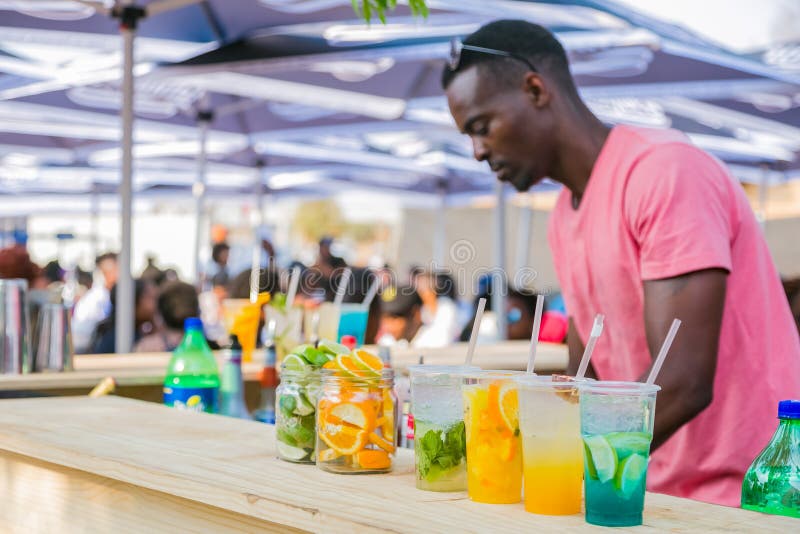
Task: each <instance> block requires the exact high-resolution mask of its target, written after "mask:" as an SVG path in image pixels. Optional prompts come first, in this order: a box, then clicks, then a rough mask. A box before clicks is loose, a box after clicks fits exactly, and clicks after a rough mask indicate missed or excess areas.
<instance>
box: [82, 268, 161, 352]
mask: <svg viewBox="0 0 800 534" xmlns="http://www.w3.org/2000/svg"><path fill="white" fill-rule="evenodd" d="M133 290H134V307H135V308H134V309H135V311H134V328H133V342H134V344H136V343H137V342H138V341H139V340H140V339H142V338H143V337H144V336H145V335H147V334H149V333H150V332H152V331H153V328H154V327H153V323H154V321H155V315H156V295H157V290H156V286H155V285H154V284H153V283H152V282H150V281H147V280H142V279H139V280H134V281H133ZM110 295H111V297H110V299H111V313H109V315H108V317H106V318H105V319H103V320H102V321H100V322H99V323H97V328H95V331H94V334H93V336H92V342H91V345H90V349H89V352H90V353H91V354H113V353H114V352H116V342H117V325H116V323H117V285H116V284H114V287H113V288H111V292H110Z"/></svg>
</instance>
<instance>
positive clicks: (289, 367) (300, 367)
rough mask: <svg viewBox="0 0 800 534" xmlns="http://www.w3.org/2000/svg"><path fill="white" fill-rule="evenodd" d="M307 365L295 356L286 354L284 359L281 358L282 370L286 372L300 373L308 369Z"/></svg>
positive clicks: (299, 357)
mask: <svg viewBox="0 0 800 534" xmlns="http://www.w3.org/2000/svg"><path fill="white" fill-rule="evenodd" d="M308 367H309V365H308V363H307V362H306V361H305V360H304V359H303V358H302V357H301V356H298V355H297V354H287V355H286V357H285V358H283V368H284V369H285V370H286V371H295V372H302V371H305V370H306V369H308Z"/></svg>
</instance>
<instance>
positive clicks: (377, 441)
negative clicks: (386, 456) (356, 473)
mask: <svg viewBox="0 0 800 534" xmlns="http://www.w3.org/2000/svg"><path fill="white" fill-rule="evenodd" d="M369 442H370V443H372V444H373V445H377V446H378V447H380V448H381V449H383V450H385V451H386V452H388V453H394V444H393V443H392V442H391V441H389V440H387V439H384V438H382V437H380V436H379V435H378V434H376V433H375V432H372V433H371V434H370V435H369Z"/></svg>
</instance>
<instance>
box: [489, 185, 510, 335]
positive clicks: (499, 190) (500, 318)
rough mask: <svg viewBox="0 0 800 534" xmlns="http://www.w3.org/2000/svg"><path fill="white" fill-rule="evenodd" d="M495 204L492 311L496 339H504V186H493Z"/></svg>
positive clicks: (505, 280)
mask: <svg viewBox="0 0 800 534" xmlns="http://www.w3.org/2000/svg"><path fill="white" fill-rule="evenodd" d="M495 197H496V204H495V208H494V232H495V233H494V261H495V269H496V270H495V274H494V280H493V283H492V311H494V312H495V317H497V337H498V339H500V340H503V339H506V337H508V336H507V334H508V318H507V317H506V285H507V271H506V202H505V184H503V183H502V182H497V184H496V185H495Z"/></svg>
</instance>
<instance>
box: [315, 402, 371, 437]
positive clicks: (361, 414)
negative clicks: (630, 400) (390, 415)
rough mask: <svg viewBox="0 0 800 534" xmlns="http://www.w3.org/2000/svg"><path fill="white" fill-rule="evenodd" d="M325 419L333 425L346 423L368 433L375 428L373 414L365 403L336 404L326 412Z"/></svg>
mask: <svg viewBox="0 0 800 534" xmlns="http://www.w3.org/2000/svg"><path fill="white" fill-rule="evenodd" d="M326 417H327V419H328V421H330V422H331V423H334V424H339V423H346V424H348V425H351V426H354V427H358V428H360V429H362V430H369V431H372V429H374V428H375V419H376V418H375V412H374V411H373V410H372V409H371V406H369V405H368V404H365V403H359V404H355V403H352V402H343V403H341V404H337V405H335V406H333V407H332V408H331V409H330V410H327V412H326Z"/></svg>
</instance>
